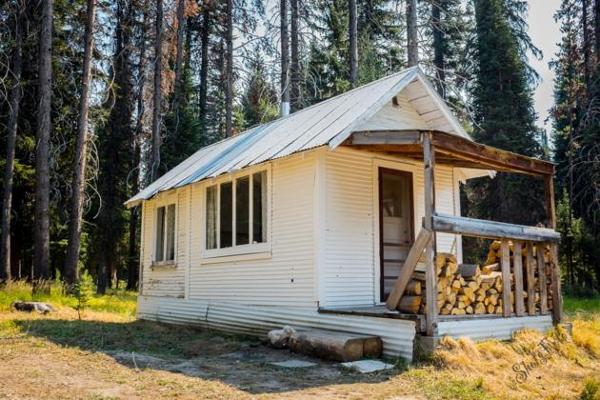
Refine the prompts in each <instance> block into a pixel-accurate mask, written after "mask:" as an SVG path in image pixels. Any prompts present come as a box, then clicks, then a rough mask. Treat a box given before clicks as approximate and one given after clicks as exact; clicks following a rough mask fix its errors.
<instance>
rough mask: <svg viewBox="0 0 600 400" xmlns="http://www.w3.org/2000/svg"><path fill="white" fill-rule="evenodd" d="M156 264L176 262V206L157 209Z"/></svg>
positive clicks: (171, 205)
mask: <svg viewBox="0 0 600 400" xmlns="http://www.w3.org/2000/svg"><path fill="white" fill-rule="evenodd" d="M155 237H156V244H155V256H154V261H155V262H165V261H174V260H175V204H169V205H168V206H162V207H158V208H157V209H156V236H155Z"/></svg>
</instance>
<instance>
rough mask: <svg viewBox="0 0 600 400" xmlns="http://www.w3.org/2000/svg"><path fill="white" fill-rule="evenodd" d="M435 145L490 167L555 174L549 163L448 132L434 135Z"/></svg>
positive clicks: (534, 173)
mask: <svg viewBox="0 0 600 400" xmlns="http://www.w3.org/2000/svg"><path fill="white" fill-rule="evenodd" d="M433 145H434V146H435V147H436V148H437V149H438V150H445V151H446V152H447V153H449V154H454V155H456V156H458V157H464V158H467V159H471V160H477V161H479V162H480V163H482V164H486V165H488V166H490V167H494V166H498V167H501V168H502V167H509V168H511V169H515V170H519V171H521V172H523V173H527V174H532V175H551V174H552V173H553V172H554V165H553V164H552V163H549V162H547V161H542V160H538V159H535V158H530V157H526V156H523V155H520V154H517V153H512V152H510V151H506V150H501V149H497V148H494V147H491V146H486V145H483V144H480V143H475V142H473V141H471V140H468V139H465V138H462V137H459V136H456V135H452V134H449V133H446V132H439V131H436V132H435V134H434V135H433Z"/></svg>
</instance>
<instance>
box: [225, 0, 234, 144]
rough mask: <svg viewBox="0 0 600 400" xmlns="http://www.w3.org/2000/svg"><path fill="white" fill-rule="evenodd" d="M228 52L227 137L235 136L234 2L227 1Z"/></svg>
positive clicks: (226, 44)
mask: <svg viewBox="0 0 600 400" xmlns="http://www.w3.org/2000/svg"><path fill="white" fill-rule="evenodd" d="M226 23H227V32H226V38H225V46H226V52H227V57H226V58H227V60H226V66H225V68H226V71H225V136H227V137H231V135H232V134H233V0H227V22H226Z"/></svg>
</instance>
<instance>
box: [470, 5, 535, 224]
mask: <svg viewBox="0 0 600 400" xmlns="http://www.w3.org/2000/svg"><path fill="white" fill-rule="evenodd" d="M507 7H508V6H507V3H506V2H504V1H503V0H476V1H475V15H476V33H477V51H476V57H477V58H476V61H477V72H476V82H475V85H474V89H473V93H472V96H473V98H472V102H473V104H474V107H473V108H474V110H475V121H474V123H475V127H474V136H475V139H476V140H477V141H479V142H481V143H485V144H488V145H491V146H494V147H498V148H501V149H505V150H510V151H513V152H516V153H520V154H524V155H528V156H533V157H535V156H538V155H540V146H539V144H538V143H537V141H536V134H537V128H536V126H535V124H534V121H535V113H534V110H533V100H532V92H531V88H530V86H529V84H528V82H529V81H528V77H527V69H526V64H525V61H524V60H523V58H522V57H521V53H520V50H519V41H518V37H517V35H516V33H515V31H514V30H513V29H512V28H511V25H510V22H509V20H508V18H507V15H508V14H509V11H515V10H511V9H508V8H507ZM470 189H471V190H470V196H469V198H470V200H471V202H472V204H471V205H470V207H469V208H470V211H471V213H472V214H473V215H474V216H477V217H479V218H484V219H492V220H497V221H504V222H513V223H519V224H529V225H535V224H536V223H537V222H539V221H541V220H542V219H543V218H544V215H545V211H544V206H543V198H544V197H543V191H542V185H541V182H539V180H536V179H534V178H531V177H528V176H518V175H516V174H506V173H502V172H500V173H498V174H497V176H496V177H495V178H493V179H489V178H480V179H478V180H477V181H476V182H474V183H473V184H472V185H471V188H470Z"/></svg>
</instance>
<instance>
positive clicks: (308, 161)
mask: <svg viewBox="0 0 600 400" xmlns="http://www.w3.org/2000/svg"><path fill="white" fill-rule="evenodd" d="M315 171H316V169H315V158H314V155H311V154H305V155H304V156H298V157H292V158H286V159H282V160H278V161H275V162H273V163H272V168H271V174H272V175H271V176H272V185H271V199H270V201H271V207H272V208H271V219H272V221H271V233H270V238H271V256H270V257H265V258H264V259H259V260H245V261H231V262H226V263H207V262H210V260H203V259H202V256H201V249H202V242H201V241H202V240H204V238H203V237H202V232H203V229H202V224H204V217H203V216H204V212H203V209H202V204H203V202H202V196H203V194H204V188H205V186H204V185H203V184H199V185H194V188H193V193H192V198H193V200H192V201H193V204H192V221H193V222H192V231H193V232H192V237H191V239H192V240H191V254H192V262H191V266H190V271H189V276H190V287H189V297H190V299H193V300H210V301H227V302H235V303H242V304H245V305H259V306H267V305H281V306H284V305H285V306H288V307H289V306H292V307H302V306H304V307H307V306H312V307H313V308H314V307H315V298H314V287H315V281H314V252H313V247H314V240H313V233H314V232H313V193H314V181H315Z"/></svg>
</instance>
